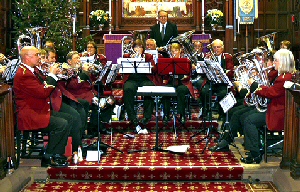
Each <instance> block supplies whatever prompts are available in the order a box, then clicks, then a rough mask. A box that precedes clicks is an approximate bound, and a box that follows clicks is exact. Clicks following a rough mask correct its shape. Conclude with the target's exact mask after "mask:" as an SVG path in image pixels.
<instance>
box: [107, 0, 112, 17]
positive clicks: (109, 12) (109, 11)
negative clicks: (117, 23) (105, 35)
mask: <svg viewBox="0 0 300 192" xmlns="http://www.w3.org/2000/svg"><path fill="white" fill-rule="evenodd" d="M111 1H112V0H109V10H108V14H109V17H111Z"/></svg>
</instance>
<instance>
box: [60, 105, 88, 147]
mask: <svg viewBox="0 0 300 192" xmlns="http://www.w3.org/2000/svg"><path fill="white" fill-rule="evenodd" d="M80 111H81V113H83V114H84V113H85V111H84V109H83V108H80ZM59 112H63V113H66V114H69V115H71V116H72V117H73V121H72V124H71V130H70V134H69V135H70V136H71V137H72V152H75V151H77V150H78V146H80V145H81V144H82V141H81V137H82V126H83V123H82V117H81V114H80V113H79V112H78V111H77V110H76V109H74V108H73V107H71V106H70V105H68V104H66V103H65V102H63V103H62V106H61V108H60V111H59Z"/></svg>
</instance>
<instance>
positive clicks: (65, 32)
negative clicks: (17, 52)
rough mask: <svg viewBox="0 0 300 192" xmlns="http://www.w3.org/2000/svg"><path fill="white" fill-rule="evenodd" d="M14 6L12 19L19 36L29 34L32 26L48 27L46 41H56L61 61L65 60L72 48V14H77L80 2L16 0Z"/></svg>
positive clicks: (65, 0)
mask: <svg viewBox="0 0 300 192" xmlns="http://www.w3.org/2000/svg"><path fill="white" fill-rule="evenodd" d="M14 6H15V7H14V9H13V10H14V11H13V12H12V19H13V22H14V29H15V30H16V31H17V37H18V36H19V35H21V34H26V35H27V34H28V32H27V30H30V29H32V28H35V27H43V28H45V29H46V33H45V35H44V37H43V39H44V41H45V40H48V39H51V40H52V41H54V42H55V47H56V49H57V53H58V56H59V61H61V60H64V58H65V56H66V55H67V53H68V52H69V51H71V50H72V40H73V34H72V15H74V14H76V9H77V8H78V7H79V3H78V2H76V0H73V1H70V0H63V1H61V0H21V1H20V0H15V1H14ZM43 43H44V42H43Z"/></svg>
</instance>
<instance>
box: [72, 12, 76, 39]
mask: <svg viewBox="0 0 300 192" xmlns="http://www.w3.org/2000/svg"><path fill="white" fill-rule="evenodd" d="M75 33H76V30H75V15H74V17H73V34H75Z"/></svg>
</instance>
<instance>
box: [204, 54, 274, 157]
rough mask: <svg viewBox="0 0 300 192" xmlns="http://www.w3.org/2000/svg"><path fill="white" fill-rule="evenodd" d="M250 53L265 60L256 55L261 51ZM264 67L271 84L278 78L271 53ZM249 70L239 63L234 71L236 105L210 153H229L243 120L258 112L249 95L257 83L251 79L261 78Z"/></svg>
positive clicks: (229, 113) (241, 127)
mask: <svg viewBox="0 0 300 192" xmlns="http://www.w3.org/2000/svg"><path fill="white" fill-rule="evenodd" d="M251 52H252V53H256V54H255V56H254V58H255V59H256V60H265V59H262V58H261V54H258V53H262V52H261V50H258V49H254V50H252V51H251ZM264 65H265V64H262V66H263V67H264ZM266 65H267V66H266V67H264V69H265V72H267V78H268V82H270V84H272V83H273V82H274V80H275V78H276V77H277V76H278V71H277V70H275V69H274V66H273V54H271V52H270V54H269V56H268V60H267V64H266ZM241 68H242V69H241ZM249 68H252V66H250V65H249V66H248V67H247V66H246V68H245V67H244V63H241V66H239V67H238V68H237V69H236V71H235V74H240V76H241V77H236V81H234V83H233V84H234V87H235V89H236V94H235V97H236V100H237V104H236V105H235V106H234V107H233V108H231V109H230V110H229V112H228V117H229V118H228V119H229V126H228V127H227V129H226V130H225V133H224V135H223V137H222V139H221V140H220V141H219V142H218V143H217V144H216V145H215V146H214V147H212V148H211V149H210V150H211V151H214V152H220V151H229V144H230V143H232V142H233V141H234V138H235V137H237V136H238V132H239V133H240V134H241V135H243V134H244V130H243V122H244V120H245V118H246V117H247V116H248V115H250V114H254V113H257V112H258V111H257V109H256V107H255V105H254V104H255V103H254V104H251V105H250V103H251V102H252V101H251V99H253V98H252V94H251V93H253V92H254V91H255V90H256V88H257V86H258V84H257V83H252V82H253V78H254V76H256V77H257V78H255V79H258V78H260V79H261V77H260V76H259V73H257V72H256V71H255V70H254V71H253V72H252V75H250V74H249V73H250V72H249V70H250V69H249ZM239 70H241V71H243V72H244V71H245V73H246V75H247V76H246V78H247V79H243V78H245V77H242V75H244V74H242V73H240V72H239ZM244 81H247V82H244ZM248 104H249V105H248Z"/></svg>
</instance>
